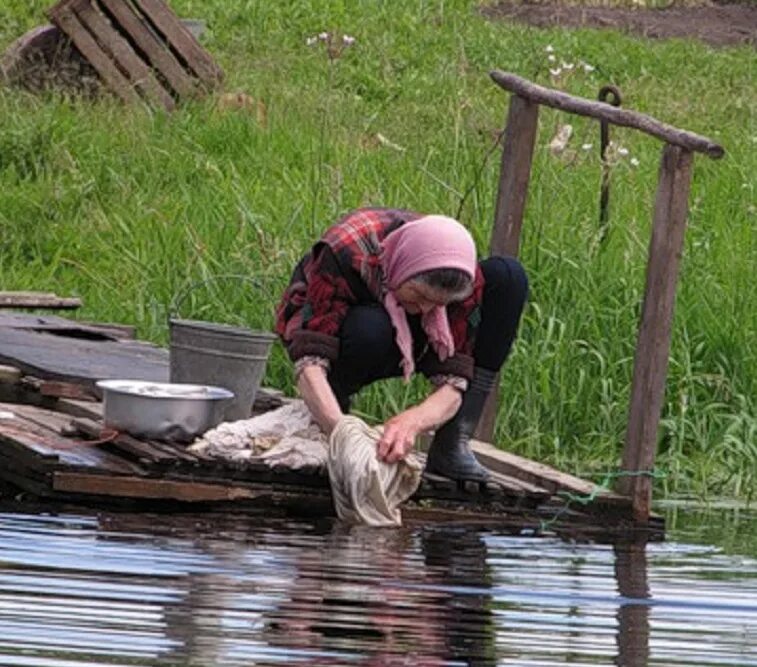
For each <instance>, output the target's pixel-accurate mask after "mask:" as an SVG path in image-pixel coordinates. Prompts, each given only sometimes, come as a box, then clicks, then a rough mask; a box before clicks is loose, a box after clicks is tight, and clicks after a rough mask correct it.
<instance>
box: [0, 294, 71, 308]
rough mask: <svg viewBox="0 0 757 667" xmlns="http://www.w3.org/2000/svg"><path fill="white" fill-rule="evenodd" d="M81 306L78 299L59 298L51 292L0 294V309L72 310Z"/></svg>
mask: <svg viewBox="0 0 757 667" xmlns="http://www.w3.org/2000/svg"><path fill="white" fill-rule="evenodd" d="M81 305H82V302H81V299H79V298H76V297H61V296H58V295H57V294H53V293H51V292H0V308H40V309H44V308H49V309H52V310H74V309H76V308H81Z"/></svg>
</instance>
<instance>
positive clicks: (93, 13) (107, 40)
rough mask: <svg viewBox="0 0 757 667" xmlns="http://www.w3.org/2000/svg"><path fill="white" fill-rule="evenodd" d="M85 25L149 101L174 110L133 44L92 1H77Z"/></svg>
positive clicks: (77, 7)
mask: <svg viewBox="0 0 757 667" xmlns="http://www.w3.org/2000/svg"><path fill="white" fill-rule="evenodd" d="M70 7H71V9H72V10H73V11H74V12H76V15H77V16H78V17H79V20H80V21H81V22H82V24H83V25H84V26H85V27H86V28H88V29H89V31H90V32H91V33H92V34H93V35H96V36H97V37H96V39H97V42H98V44H99V45H100V48H102V49H103V50H104V51H106V52H107V53H109V54H110V56H111V57H112V58H113V60H114V61H115V62H116V63H118V65H119V67H120V68H121V69H122V70H124V71H126V72H127V73H128V75H129V79H130V80H131V83H132V85H134V86H136V88H137V90H139V91H140V92H141V93H142V94H143V95H144V96H145V97H146V98H147V99H148V100H151V101H153V102H157V103H159V104H160V105H161V106H162V107H163V108H164V109H166V110H168V111H172V110H173V109H174V108H175V107H176V103H175V102H174V99H173V97H171V95H170V94H169V93H168V92H167V91H166V90H165V88H163V87H162V86H161V85H160V84H159V83H158V81H157V80H156V79H155V76H154V75H153V73H152V71H151V70H150V68H149V67H148V66H147V65H146V64H145V63H144V62H143V61H142V60H141V59H140V58H139V56H138V55H137V54H136V53H135V51H134V49H132V48H131V46H130V45H129V43H128V42H127V41H126V40H125V39H124V38H123V37H122V36H121V35H120V34H119V33H118V32H117V31H116V30H115V29H114V28H113V26H111V25H110V23H109V22H108V21H107V19H106V18H105V17H104V16H103V15H102V14H101V13H100V12H99V11H98V10H97V9H95V7H94V6H93V4H92V2H91V0H75V2H73V3H72V4H71V5H70Z"/></svg>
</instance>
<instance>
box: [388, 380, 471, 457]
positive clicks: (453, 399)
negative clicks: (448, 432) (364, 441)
mask: <svg viewBox="0 0 757 667" xmlns="http://www.w3.org/2000/svg"><path fill="white" fill-rule="evenodd" d="M461 402H462V398H461V396H460V392H459V391H458V390H457V389H455V388H454V387H453V386H451V385H449V384H445V385H443V386H441V387H439V388H438V389H436V391H434V393H433V394H431V396H429V397H428V398H426V400H425V401H423V403H421V404H419V405H416V406H414V407H412V408H409V409H407V410H405V411H404V412H400V413H399V414H398V415H396V416H394V417H392V418H391V419H390V420H388V421H387V422H386V424H384V434H383V435H382V436H381V440H379V442H378V449H377V455H378V458H379V460H380V461H385V462H386V463H395V462H397V461H401V460H402V459H404V458H405V457H406V456H407V455H408V454H409V453H410V450H411V449H412V448H413V444H414V443H415V439H416V438H417V437H418V434H419V433H422V432H423V431H428V430H430V429H433V428H436V427H438V426H441V425H442V424H444V423H445V422H446V421H448V420H449V419H452V417H454V415H455V413H456V412H457V411H458V409H459V408H460V403H461Z"/></svg>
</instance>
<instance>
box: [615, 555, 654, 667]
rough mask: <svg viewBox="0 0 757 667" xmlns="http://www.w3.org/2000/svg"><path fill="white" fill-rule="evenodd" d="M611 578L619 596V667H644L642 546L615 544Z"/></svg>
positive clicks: (645, 623) (645, 616)
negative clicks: (613, 567) (616, 585)
mask: <svg viewBox="0 0 757 667" xmlns="http://www.w3.org/2000/svg"><path fill="white" fill-rule="evenodd" d="M613 551H614V552H615V578H616V579H617V582H618V593H620V595H621V596H622V598H623V599H622V600H621V604H620V606H619V607H618V656H617V664H618V665H620V666H621V667H645V666H646V665H647V664H648V662H649V606H648V605H647V604H643V603H642V602H643V601H646V600H648V599H649V585H648V583H647V551H646V544H638V543H633V542H631V543H626V544H623V543H619V544H616V545H615V546H614V547H613Z"/></svg>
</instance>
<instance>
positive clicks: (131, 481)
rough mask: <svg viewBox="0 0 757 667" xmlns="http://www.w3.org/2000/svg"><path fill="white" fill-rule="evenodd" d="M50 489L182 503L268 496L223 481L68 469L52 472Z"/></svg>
mask: <svg viewBox="0 0 757 667" xmlns="http://www.w3.org/2000/svg"><path fill="white" fill-rule="evenodd" d="M53 489H55V490H56V491H60V492H66V493H81V494H91V495H98V496H115V497H119V498H152V499H155V500H158V499H165V500H180V501H183V502H218V501H235V500H249V499H253V498H256V497H258V496H260V495H266V494H268V495H270V492H263V493H261V492H255V491H253V490H251V489H249V488H245V487H241V486H231V485H226V484H208V483H203V482H183V481H176V480H168V479H148V478H142V477H128V476H122V477H111V476H109V475H94V474H87V473H68V472H55V473H53Z"/></svg>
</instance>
